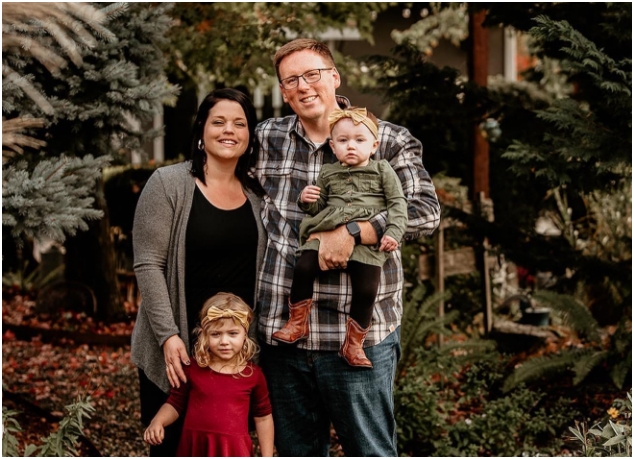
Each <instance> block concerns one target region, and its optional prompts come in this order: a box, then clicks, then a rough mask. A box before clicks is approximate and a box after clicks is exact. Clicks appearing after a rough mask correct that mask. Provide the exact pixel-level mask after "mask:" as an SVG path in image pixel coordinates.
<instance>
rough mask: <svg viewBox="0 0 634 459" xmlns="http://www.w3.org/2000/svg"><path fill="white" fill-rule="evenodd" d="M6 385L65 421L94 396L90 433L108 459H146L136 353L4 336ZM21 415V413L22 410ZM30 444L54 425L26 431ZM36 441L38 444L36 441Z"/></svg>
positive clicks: (3, 356) (3, 350)
mask: <svg viewBox="0 0 634 459" xmlns="http://www.w3.org/2000/svg"><path fill="white" fill-rule="evenodd" d="M2 382H3V386H4V388H5V389H6V390H8V391H10V392H11V393H16V394H20V395H22V396H23V398H25V399H27V400H29V401H31V402H33V403H34V404H36V405H38V406H40V407H41V408H43V409H45V410H47V411H50V412H52V414H54V415H58V416H61V415H62V414H63V411H64V410H63V407H64V406H65V405H68V404H69V403H71V402H73V401H74V400H75V399H76V398H77V397H78V396H82V395H90V396H91V398H92V404H93V406H94V407H95V410H96V411H95V413H94V415H93V416H92V418H91V419H89V420H87V422H86V425H85V429H84V433H85V435H86V437H88V439H89V440H90V441H91V442H92V443H93V444H94V445H95V447H96V448H97V449H98V450H99V452H100V453H101V454H102V455H103V456H144V455H147V448H146V446H145V444H144V443H143V441H142V437H141V435H142V432H143V430H142V426H141V422H140V411H139V402H138V377H137V370H136V368H135V366H134V365H133V364H132V363H131V362H130V347H129V346H126V347H121V348H116V349H115V348H110V347H105V346H98V347H94V346H89V345H86V344H82V345H74V344H72V343H66V344H56V345H52V344H45V343H42V342H41V341H39V340H38V339H37V338H35V339H33V340H32V341H30V342H28V341H19V340H16V339H14V338H13V337H12V334H11V332H6V333H5V334H4V335H3V344H2ZM18 409H19V408H18ZM22 428H23V429H24V430H25V431H29V430H31V431H33V430H35V431H39V435H38V434H37V433H35V432H30V434H31V435H30V437H29V438H30V440H29V441H30V442H33V441H34V440H36V439H37V438H38V437H41V436H47V435H48V433H49V429H50V428H51V425H50V424H49V423H45V422H40V423H39V424H38V423H37V422H36V423H32V425H29V426H26V425H23V426H22ZM33 437H34V438H33Z"/></svg>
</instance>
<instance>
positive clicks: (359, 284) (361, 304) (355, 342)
mask: <svg viewBox="0 0 634 459" xmlns="http://www.w3.org/2000/svg"><path fill="white" fill-rule="evenodd" d="M348 274H349V275H350V283H351V284H352V302H351V304H350V317H349V318H348V320H347V321H346V339H345V340H344V342H343V344H342V345H341V348H340V349H339V355H341V357H343V358H344V359H345V361H346V362H348V364H349V365H352V366H353V367H365V368H372V362H371V361H370V360H369V359H368V358H367V356H366V355H365V351H364V350H363V342H364V341H365V337H366V336H367V334H368V331H369V330H370V324H371V323H372V310H373V309H374V308H373V306H374V300H375V299H376V292H377V291H378V289H379V280H380V278H381V267H380V266H372V265H365V264H363V263H359V262H355V261H350V262H348Z"/></svg>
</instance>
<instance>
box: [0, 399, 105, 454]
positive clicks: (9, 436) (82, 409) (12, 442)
mask: <svg viewBox="0 0 634 459" xmlns="http://www.w3.org/2000/svg"><path fill="white" fill-rule="evenodd" d="M65 409H66V413H67V414H66V416H65V417H64V418H63V419H62V420H61V421H60V423H59V428H58V429H57V431H56V432H53V433H51V434H50V435H49V436H48V437H46V438H42V445H41V446H35V445H24V456H31V455H33V454H34V455H35V456H40V457H42V456H44V457H66V456H77V455H78V454H79V452H78V451H77V445H78V443H79V437H80V436H81V435H83V429H84V427H83V420H84V418H90V413H91V412H93V411H95V409H94V408H93V406H92V405H91V404H90V397H86V398H78V399H77V401H76V402H75V403H72V404H70V405H67V406H66V407H65ZM16 414H18V412H17V411H14V410H8V409H7V408H6V407H4V406H3V407H2V430H3V437H2V456H4V457H17V456H20V449H21V448H20V445H19V442H18V440H17V438H16V437H15V434H17V433H18V432H21V431H22V429H21V428H20V425H19V424H18V422H17V421H16V420H15V419H14V416H15V415H16Z"/></svg>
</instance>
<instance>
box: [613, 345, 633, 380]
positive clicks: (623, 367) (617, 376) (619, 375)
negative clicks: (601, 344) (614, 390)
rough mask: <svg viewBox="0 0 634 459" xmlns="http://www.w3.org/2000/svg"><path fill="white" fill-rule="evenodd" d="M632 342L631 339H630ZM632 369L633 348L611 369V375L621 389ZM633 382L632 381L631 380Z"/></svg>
mask: <svg viewBox="0 0 634 459" xmlns="http://www.w3.org/2000/svg"><path fill="white" fill-rule="evenodd" d="M630 344H631V341H630ZM631 371H632V349H630V351H629V352H628V354H627V357H625V358H624V359H623V360H620V361H619V362H617V363H616V364H615V365H614V367H612V369H611V370H610V377H611V378H612V381H613V382H614V385H616V387H618V388H619V389H622V388H623V386H624V385H625V380H626V378H627V375H628V374H630V373H631ZM630 383H631V381H630Z"/></svg>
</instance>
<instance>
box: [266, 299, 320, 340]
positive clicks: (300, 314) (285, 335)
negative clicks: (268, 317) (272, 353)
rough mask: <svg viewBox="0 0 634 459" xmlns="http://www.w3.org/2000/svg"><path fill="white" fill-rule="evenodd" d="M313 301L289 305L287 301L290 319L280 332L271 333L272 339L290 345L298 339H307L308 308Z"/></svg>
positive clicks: (289, 301) (289, 302)
mask: <svg viewBox="0 0 634 459" xmlns="http://www.w3.org/2000/svg"><path fill="white" fill-rule="evenodd" d="M312 305H313V300H312V299H308V300H302V301H298V302H297V303H295V304H291V300H290V299H289V300H288V310H289V314H290V317H289V318H288V322H286V325H284V327H282V329H281V330H278V331H276V332H275V333H273V337H272V338H273V339H274V340H275V341H280V342H282V343H288V344H292V343H294V342H296V341H299V340H300V339H306V338H308V333H309V330H308V319H309V318H310V307H311V306H312Z"/></svg>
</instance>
